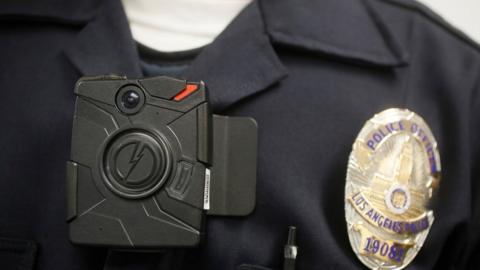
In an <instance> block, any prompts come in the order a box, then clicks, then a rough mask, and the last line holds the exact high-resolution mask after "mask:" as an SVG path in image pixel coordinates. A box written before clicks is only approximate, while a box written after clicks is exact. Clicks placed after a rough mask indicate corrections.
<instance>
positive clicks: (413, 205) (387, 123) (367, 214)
mask: <svg viewBox="0 0 480 270" xmlns="http://www.w3.org/2000/svg"><path fill="white" fill-rule="evenodd" d="M440 171H441V168H440V157H439V154H438V150H437V143H436V141H435V138H434V137H433V135H432V132H431V131H430V128H429V127H428V126H427V124H426V123H425V121H424V120H423V119H422V118H421V117H420V116H418V115H417V114H415V113H413V112H411V111H408V110H406V109H388V110H385V111H383V112H381V113H379V114H377V115H375V116H374V117H373V118H372V119H370V120H368V121H367V122H366V123H365V125H364V126H363V128H362V130H361V131H360V133H359V135H358V137H357V139H356V140H355V142H354V144H353V149H352V152H351V154H350V158H349V161H348V171H347V181H346V185H345V218H346V220H347V228H348V236H349V238H350V244H351V246H352V248H353V250H354V252H355V254H356V255H357V257H358V258H359V259H360V261H362V263H364V264H365V265H366V266H368V267H369V268H371V269H402V268H404V267H405V266H407V265H408V264H409V263H410V262H411V261H412V260H413V259H414V258H415V256H416V255H417V253H418V251H419V250H420V248H421V247H422V245H423V243H424V242H425V239H426V237H427V235H428V232H429V230H430V227H431V226H432V223H433V220H434V216H433V211H432V210H431V209H430V208H429V201H430V200H431V198H432V195H433V193H434V190H435V189H436V187H437V186H438V184H439V181H440Z"/></svg>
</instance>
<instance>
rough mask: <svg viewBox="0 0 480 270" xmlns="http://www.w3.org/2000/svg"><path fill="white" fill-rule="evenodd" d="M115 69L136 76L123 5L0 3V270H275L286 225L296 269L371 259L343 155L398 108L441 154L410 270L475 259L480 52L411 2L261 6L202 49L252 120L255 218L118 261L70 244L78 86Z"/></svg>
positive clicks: (220, 101)
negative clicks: (360, 243) (376, 119)
mask: <svg viewBox="0 0 480 270" xmlns="http://www.w3.org/2000/svg"><path fill="white" fill-rule="evenodd" d="M198 19H199V20H201V19H202V18H198ZM110 73H114V74H123V75H127V76H130V77H140V76H141V68H140V61H139V57H138V53H137V49H136V45H135V42H134V40H133V39H132V35H131V33H130V30H129V26H128V22H127V20H126V16H125V13H124V10H123V8H122V6H121V3H120V2H119V1H114V0H105V1H98V0H84V1H59V0H37V1H31V3H28V1H13V0H11V1H2V2H1V3H0V266H1V267H0V268H1V269H7V270H11V269H23V270H27V269H37V270H63V269H69V270H79V269H88V270H94V269H103V268H104V267H105V269H208V270H233V269H241V270H248V269H280V267H281V263H282V259H283V254H282V253H283V245H284V243H285V241H286V229H287V226H288V225H295V226H297V227H298V245H299V256H298V259H297V269H300V270H307V269H365V268H364V266H363V265H362V264H361V263H360V262H359V260H358V259H357V258H356V256H355V254H354V253H353V251H352V249H351V247H350V243H349V240H348V235H347V228H346V222H345V218H344V186H345V176H346V168H347V162H348V155H349V152H350V149H351V146H352V143H353V141H354V139H355V138H356V136H357V134H358V132H359V130H360V128H361V127H362V126H363V124H364V123H365V121H366V120H368V119H369V118H371V117H372V116H373V115H374V114H375V113H377V112H380V111H383V110H385V109H387V108H391V107H400V108H408V109H410V110H411V111H414V112H416V113H418V114H419V115H421V116H422V117H423V118H424V119H425V121H426V122H427V123H428V124H429V126H430V128H431V130H432V132H433V134H434V135H435V137H436V139H437V141H438V145H439V151H440V156H441V158H442V181H441V184H440V189H439V192H438V194H437V195H438V196H437V201H436V203H435V205H434V206H433V209H434V211H435V215H436V219H435V223H434V224H433V227H432V230H431V231H430V233H429V235H428V238H427V240H426V242H425V244H424V246H423V248H422V250H421V251H420V252H419V254H418V256H417V257H416V258H415V260H414V261H413V263H412V264H411V265H410V266H409V267H408V269H440V268H441V269H464V268H470V269H478V264H479V263H480V262H479V261H478V258H480V256H479V255H480V254H479V249H480V246H479V245H480V239H479V237H480V229H479V228H480V196H479V195H480V164H479V162H480V156H479V154H480V149H479V148H480V147H479V146H480V143H479V142H478V138H480V121H479V119H478V117H479V116H480V95H479V91H480V49H479V47H478V46H476V45H475V44H474V43H473V42H471V41H470V40H469V39H468V38H466V37H465V36H464V35H463V34H461V33H459V32H458V31H456V30H454V29H453V28H452V27H450V26H448V25H447V24H446V23H445V22H443V21H442V20H441V19H440V18H439V17H438V16H437V15H435V14H433V13H432V12H430V11H429V10H428V9H426V8H424V7H423V6H421V5H419V4H417V3H416V2H413V1H410V0H404V1H400V0H317V1H308V0H259V1H254V2H253V3H252V4H250V5H249V6H248V7H246V9H245V10H244V11H243V12H241V13H240V14H239V15H238V17H237V18H236V19H235V20H234V21H233V22H232V23H231V24H230V25H229V26H228V27H227V29H225V31H224V32H223V33H221V34H220V35H219V36H218V38H216V39H215V41H214V42H213V43H212V44H210V45H209V46H207V47H205V48H204V49H203V50H202V51H201V53H200V54H199V55H198V56H197V57H196V58H195V60H194V61H193V62H192V63H191V64H190V66H189V67H188V69H187V70H186V71H185V72H184V74H182V76H183V77H184V78H188V79H189V80H191V81H197V80H203V81H205V82H206V83H207V85H208V86H209V90H210V95H211V99H212V104H213V108H214V110H215V112H216V113H223V114H229V115H239V116H251V117H254V118H255V119H256V120H257V122H258V126H259V142H258V143H259V149H258V150H259V157H258V186H257V205H256V210H255V211H254V213H253V214H252V215H251V216H248V217H246V218H225V217H210V218H209V219H208V222H207V227H206V233H207V237H206V239H205V240H206V241H205V242H204V243H203V244H202V245H201V246H200V247H199V248H197V249H190V250H176V251H175V252H173V253H171V252H165V253H162V254H155V256H152V254H134V255H132V254H124V255H123V256H120V258H117V259H113V258H114V257H115V256H118V254H117V255H116V254H114V253H112V254H110V257H109V258H107V250H106V249H105V248H93V247H79V246H73V245H72V244H71V243H70V242H69V240H68V226H67V224H66V222H65V218H66V199H65V196H66V195H65V162H66V160H68V159H69V153H70V149H69V148H70V139H71V128H72V126H71V125H72V115H73V109H74V95H73V87H74V84H75V81H76V80H77V79H78V78H79V77H80V76H83V75H98V74H110ZM109 261H112V262H110V263H109ZM119 261H121V263H119ZM169 264H170V265H169ZM169 267H170V268H169Z"/></svg>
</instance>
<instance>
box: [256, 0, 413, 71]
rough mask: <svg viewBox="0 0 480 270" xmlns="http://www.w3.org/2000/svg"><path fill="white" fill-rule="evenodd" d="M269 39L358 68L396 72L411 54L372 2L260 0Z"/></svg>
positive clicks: (348, 0) (347, 0)
mask: <svg viewBox="0 0 480 270" xmlns="http://www.w3.org/2000/svg"><path fill="white" fill-rule="evenodd" d="M260 4H261V5H260V6H261V10H262V13H263V14H264V19H265V24H266V27H267V31H268V33H269V36H270V37H271V39H272V41H273V42H274V43H278V44H283V45H287V46H291V47H295V48H299V49H305V50H308V51H311V52H314V53H315V52H316V53H320V54H323V55H326V56H330V57H338V58H341V59H344V60H348V61H353V62H355V63H357V64H368V65H375V66H384V67H394V66H402V65H405V64H407V63H408V59H409V55H408V52H407V50H406V48H404V47H403V46H402V45H401V43H400V42H399V40H398V39H397V38H396V36H395V32H394V31H392V29H391V28H390V27H389V26H388V24H387V23H386V22H387V20H386V18H383V16H382V14H381V13H379V12H377V11H378V8H376V6H378V5H379V3H378V2H377V1H376V0H321V1H310V0H295V1H292V0H261V1H260Z"/></svg>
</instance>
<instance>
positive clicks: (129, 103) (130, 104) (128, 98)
mask: <svg viewBox="0 0 480 270" xmlns="http://www.w3.org/2000/svg"><path fill="white" fill-rule="evenodd" d="M138 103H140V96H139V95H138V93H137V92H135V91H133V90H128V91H127V92H125V94H123V96H122V104H123V106H125V108H127V109H133V108H135V107H136V106H137V105H138Z"/></svg>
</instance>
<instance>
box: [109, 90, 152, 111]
mask: <svg viewBox="0 0 480 270" xmlns="http://www.w3.org/2000/svg"><path fill="white" fill-rule="evenodd" d="M115 102H116V104H117V108H118V110H120V111H121V112H122V113H124V114H135V113H138V112H140V110H141V109H142V107H143V105H145V94H144V93H143V91H142V89H141V88H140V87H138V86H136V85H127V86H124V87H122V88H120V89H119V90H118V92H117V95H116V97H115Z"/></svg>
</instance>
